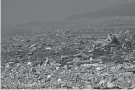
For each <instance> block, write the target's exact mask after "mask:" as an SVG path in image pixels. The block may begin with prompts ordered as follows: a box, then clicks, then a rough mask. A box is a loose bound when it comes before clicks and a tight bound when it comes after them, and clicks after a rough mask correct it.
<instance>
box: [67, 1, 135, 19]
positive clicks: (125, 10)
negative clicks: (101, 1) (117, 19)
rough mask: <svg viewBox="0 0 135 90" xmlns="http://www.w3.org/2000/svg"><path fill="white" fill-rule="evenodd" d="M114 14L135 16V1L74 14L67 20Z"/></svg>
mask: <svg viewBox="0 0 135 90" xmlns="http://www.w3.org/2000/svg"><path fill="white" fill-rule="evenodd" d="M112 16H135V2H132V3H124V4H118V5H115V6H113V7H109V8H105V9H101V10H98V11H96V12H87V13H84V14H77V15H72V16H69V17H67V18H66V20H78V19H84V18H100V17H112Z"/></svg>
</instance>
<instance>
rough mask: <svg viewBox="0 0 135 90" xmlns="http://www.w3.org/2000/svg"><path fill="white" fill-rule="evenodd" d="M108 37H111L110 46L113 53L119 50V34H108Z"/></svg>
mask: <svg viewBox="0 0 135 90" xmlns="http://www.w3.org/2000/svg"><path fill="white" fill-rule="evenodd" d="M108 39H109V46H110V48H111V51H110V52H112V53H116V52H119V50H120V47H121V44H120V42H119V40H118V36H117V34H108Z"/></svg>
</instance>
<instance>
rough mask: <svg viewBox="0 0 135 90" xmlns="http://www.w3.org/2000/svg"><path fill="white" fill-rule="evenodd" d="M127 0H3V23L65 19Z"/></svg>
mask: <svg viewBox="0 0 135 90" xmlns="http://www.w3.org/2000/svg"><path fill="white" fill-rule="evenodd" d="M125 1H127V0H1V5H2V6H1V7H2V8H1V15H2V25H7V24H21V23H24V22H27V21H29V22H30V21H43V22H44V21H55V20H63V19H64V18H66V17H67V16H70V15H72V14H79V13H85V12H93V11H96V10H99V9H101V8H107V7H109V6H113V5H116V4H120V3H124V2H125Z"/></svg>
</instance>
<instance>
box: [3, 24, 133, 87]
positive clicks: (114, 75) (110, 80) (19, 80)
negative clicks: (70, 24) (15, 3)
mask: <svg viewBox="0 0 135 90" xmlns="http://www.w3.org/2000/svg"><path fill="white" fill-rule="evenodd" d="M124 22H125V21H124ZM127 23H129V22H127ZM115 24H116V22H115ZM126 25H127V24H126ZM126 25H125V26H126ZM111 26H113V27H110V26H109V25H108V27H106V28H103V27H102V29H101V27H100V28H99V29H98V32H97V31H96V30H97V29H95V28H92V29H90V28H89V29H84V30H83V29H68V30H67V29H64V30H63V29H60V30H55V31H53V32H50V33H45V32H32V33H25V34H20V35H17V36H13V37H7V38H3V39H2V44H1V45H2V48H1V50H2V52H1V56H2V57H1V86H2V89H41V88H42V89H44V88H46V89H63V88H64V89H79V88H80V89H86V88H87V89H109V88H111V89H114V88H115V89H119V88H135V56H134V55H135V51H134V50H135V46H134V41H135V38H134V37H133V35H134V34H135V33H134V31H135V28H134V27H131V26H129V25H127V26H126V27H124V26H123V25H122V26H120V25H119V24H117V25H112V24H111ZM115 26H116V28H117V29H120V30H122V31H123V32H122V33H121V34H120V35H119V38H118V40H119V41H120V43H121V45H120V46H122V45H123V44H124V43H125V42H126V41H125V40H124V39H127V38H129V37H130V42H131V43H132V47H128V46H126V49H124V48H117V46H116V47H115V48H113V51H109V47H108V46H105V47H104V48H100V49H97V51H96V50H95V51H93V52H90V51H91V50H92V48H93V47H92V46H93V45H95V44H96V42H97V41H99V40H100V41H101V42H102V44H103V43H104V44H105V45H108V44H109V42H107V41H105V39H108V38H107V34H108V33H106V32H105V31H106V30H109V31H111V30H115V31H118V32H119V31H120V30H116V28H115ZM114 28H115V29H114ZM127 29H129V31H130V32H129V33H128V32H126V33H125V31H126V30H127ZM92 30H93V31H92ZM99 30H101V31H99ZM103 31H104V32H103ZM118 32H117V33H118ZM100 34H103V35H100ZM91 35H94V36H95V37H94V36H91ZM97 36H98V37H97ZM131 36H132V37H131ZM127 48H128V49H127ZM111 49H112V48H111ZM114 52H115V53H114ZM91 58H93V59H91Z"/></svg>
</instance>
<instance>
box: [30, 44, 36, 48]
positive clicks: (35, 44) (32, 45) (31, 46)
mask: <svg viewBox="0 0 135 90" xmlns="http://www.w3.org/2000/svg"><path fill="white" fill-rule="evenodd" d="M36 45H37V43H35V44H33V45H31V46H30V47H29V48H32V47H35V46H36Z"/></svg>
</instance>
